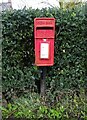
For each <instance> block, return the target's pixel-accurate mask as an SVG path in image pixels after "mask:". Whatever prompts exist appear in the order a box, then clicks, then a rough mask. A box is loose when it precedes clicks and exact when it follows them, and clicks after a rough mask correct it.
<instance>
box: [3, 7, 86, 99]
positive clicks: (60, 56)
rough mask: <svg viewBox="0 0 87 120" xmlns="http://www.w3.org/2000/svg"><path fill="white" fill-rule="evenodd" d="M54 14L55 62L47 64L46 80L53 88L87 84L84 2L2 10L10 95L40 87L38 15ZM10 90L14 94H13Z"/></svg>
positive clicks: (5, 76) (5, 82)
mask: <svg viewBox="0 0 87 120" xmlns="http://www.w3.org/2000/svg"><path fill="white" fill-rule="evenodd" d="M36 17H54V18H55V19H56V31H55V58H54V59H55V60H54V61H55V64H54V66H52V67H47V76H46V84H47V89H50V91H51V92H53V91H56V90H63V89H64V90H65V89H80V88H86V87H87V86H86V82H87V37H86V34H85V30H86V18H87V16H86V15H85V12H84V6H83V7H80V8H79V7H78V8H74V9H67V10H63V9H58V8H49V9H47V8H45V9H41V10H39V9H36V10H34V9H32V8H29V9H27V10H26V9H22V10H12V11H4V12H3V13H2V26H3V30H2V35H3V42H2V74H3V76H2V79H3V82H2V84H3V93H7V96H8V97H10V95H12V94H14V93H16V94H17V95H19V91H22V92H23V91H26V90H29V91H37V88H38V86H39V80H40V72H39V68H38V67H37V66H35V65H34V59H35V58H34V29H33V28H34V18H36ZM9 93H10V94H9Z"/></svg>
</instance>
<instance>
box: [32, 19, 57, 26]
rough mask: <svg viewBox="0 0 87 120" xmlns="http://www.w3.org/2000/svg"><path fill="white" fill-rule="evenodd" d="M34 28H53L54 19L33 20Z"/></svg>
mask: <svg viewBox="0 0 87 120" xmlns="http://www.w3.org/2000/svg"><path fill="white" fill-rule="evenodd" d="M34 23H35V27H54V26H55V18H46V17H43V18H35V19H34Z"/></svg>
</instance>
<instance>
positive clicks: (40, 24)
mask: <svg viewBox="0 0 87 120" xmlns="http://www.w3.org/2000/svg"><path fill="white" fill-rule="evenodd" d="M34 38H35V65H37V66H52V65H53V64H54V38H55V19H54V18H35V19H34ZM41 43H48V44H49V51H48V52H49V53H48V54H49V55H48V56H49V57H48V58H40V53H41V51H40V50H41Z"/></svg>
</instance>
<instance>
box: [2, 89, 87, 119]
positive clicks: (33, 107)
mask: <svg viewBox="0 0 87 120" xmlns="http://www.w3.org/2000/svg"><path fill="white" fill-rule="evenodd" d="M54 96H55V95H54ZM84 97H85V94H84V91H82V94H81V95H80V97H78V96H75V97H74V98H72V91H68V92H64V94H63V95H62V96H61V98H60V100H59V101H57V102H55V101H53V102H52V103H51V104H50V102H51V101H52V100H53V99H52V100H50V99H49V98H51V95H49V98H48V97H47V96H46V98H45V101H43V99H42V98H40V96H39V95H38V94H36V93H34V92H33V93H29V95H28V97H27V96H25V97H21V98H16V99H14V102H13V103H9V104H8V105H7V106H6V107H3V108H1V109H2V115H3V120H4V119H6V118H8V119H10V118H11V119H12V118H16V119H17V118H24V119H25V118H29V119H35V120H38V119H41V120H44V119H45V120H48V119H55V120H66V119H67V120H79V119H80V120H87V116H86V114H87V105H86V104H85V102H87V100H86V99H85V98H84ZM86 98H87V97H86ZM84 108H86V109H84Z"/></svg>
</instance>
